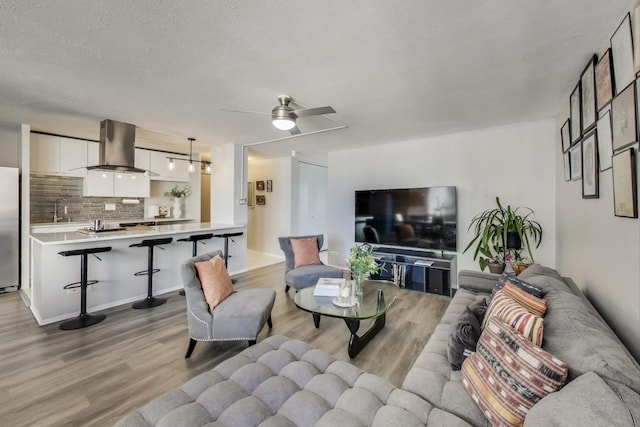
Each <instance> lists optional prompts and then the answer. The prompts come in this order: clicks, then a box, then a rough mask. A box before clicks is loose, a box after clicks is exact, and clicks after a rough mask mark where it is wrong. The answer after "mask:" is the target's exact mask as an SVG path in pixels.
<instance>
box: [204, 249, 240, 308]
mask: <svg viewBox="0 0 640 427" xmlns="http://www.w3.org/2000/svg"><path fill="white" fill-rule="evenodd" d="M195 267H196V271H197V272H198V278H199V279H200V283H202V292H204V299H206V300H207V303H208V304H209V308H210V309H211V310H213V309H214V308H216V306H217V305H218V304H220V303H221V302H222V301H223V300H224V299H225V298H226V297H228V296H229V295H231V294H232V293H233V286H232V285H231V278H230V277H229V273H228V272H227V269H226V268H225V266H224V260H223V259H222V258H220V256H219V255H216V256H215V257H213V258H211V259H210V260H209V261H203V262H196V263H195Z"/></svg>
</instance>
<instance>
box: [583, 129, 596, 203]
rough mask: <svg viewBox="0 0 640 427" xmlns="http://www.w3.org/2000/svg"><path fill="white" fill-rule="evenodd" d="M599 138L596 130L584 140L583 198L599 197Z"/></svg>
mask: <svg viewBox="0 0 640 427" xmlns="http://www.w3.org/2000/svg"><path fill="white" fill-rule="evenodd" d="M598 175H599V172H598V140H597V136H596V133H595V132H591V134H589V135H587V136H585V137H584V139H583V140H582V198H583V199H597V198H598V197H599V193H598Z"/></svg>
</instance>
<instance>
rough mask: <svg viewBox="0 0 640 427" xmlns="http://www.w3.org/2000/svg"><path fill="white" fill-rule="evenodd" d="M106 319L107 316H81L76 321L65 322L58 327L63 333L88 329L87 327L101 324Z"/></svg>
mask: <svg viewBox="0 0 640 427" xmlns="http://www.w3.org/2000/svg"><path fill="white" fill-rule="evenodd" d="M106 318H107V316H106V315H104V314H81V315H80V316H78V317H76V318H75V319H71V320H67V321H65V322H62V323H60V325H58V328H60V329H61V330H63V331H71V330H74V329H82V328H86V327H87V326H91V325H95V324H96V323H100V322H102V321H103V320H104V319H106Z"/></svg>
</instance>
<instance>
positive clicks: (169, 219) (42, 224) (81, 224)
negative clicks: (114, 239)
mask: <svg viewBox="0 0 640 427" xmlns="http://www.w3.org/2000/svg"><path fill="white" fill-rule="evenodd" d="M194 220H195V218H173V217H166V218H126V219H105V220H104V222H105V223H106V224H121V223H122V224H129V223H139V222H158V223H161V222H189V221H194ZM87 224H93V221H72V222H64V221H61V222H38V223H35V224H30V227H31V229H32V230H33V229H37V228H51V227H61V228H62V227H64V228H68V227H72V226H77V227H78V228H82V227H86V226H87Z"/></svg>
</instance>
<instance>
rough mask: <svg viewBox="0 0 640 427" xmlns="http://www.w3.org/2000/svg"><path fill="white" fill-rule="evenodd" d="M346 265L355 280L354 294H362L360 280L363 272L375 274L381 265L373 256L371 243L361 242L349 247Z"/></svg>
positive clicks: (363, 274)
mask: <svg viewBox="0 0 640 427" xmlns="http://www.w3.org/2000/svg"><path fill="white" fill-rule="evenodd" d="M347 266H348V267H349V270H351V277H352V278H353V279H354V280H355V281H356V294H357V295H361V294H362V281H363V280H364V276H365V274H367V273H369V274H376V273H378V272H379V271H380V270H381V268H382V266H381V265H380V264H378V263H377V262H376V260H375V258H374V257H373V253H372V248H371V245H369V244H367V243H363V244H362V245H356V246H354V247H352V248H351V251H350V252H349V257H348V258H347Z"/></svg>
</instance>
